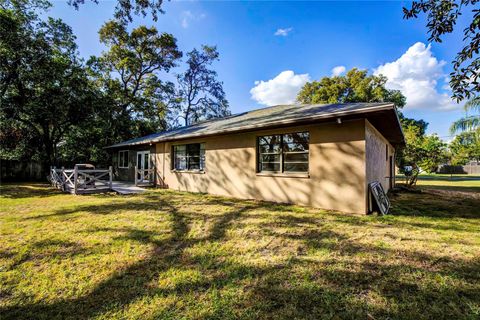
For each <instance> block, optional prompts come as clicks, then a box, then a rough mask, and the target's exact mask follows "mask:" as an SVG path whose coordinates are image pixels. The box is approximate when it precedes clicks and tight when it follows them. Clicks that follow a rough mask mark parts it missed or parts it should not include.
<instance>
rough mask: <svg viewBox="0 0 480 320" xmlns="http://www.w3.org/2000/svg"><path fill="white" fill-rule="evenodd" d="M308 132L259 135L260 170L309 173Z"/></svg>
mask: <svg viewBox="0 0 480 320" xmlns="http://www.w3.org/2000/svg"><path fill="white" fill-rule="evenodd" d="M309 138H310V137H309V133H308V132H296V133H287V134H275V135H268V136H261V137H258V171H259V172H274V173H282V172H285V173H289V172H294V173H295V172H297V173H308V144H309Z"/></svg>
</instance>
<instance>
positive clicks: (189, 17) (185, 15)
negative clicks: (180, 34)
mask: <svg viewBox="0 0 480 320" xmlns="http://www.w3.org/2000/svg"><path fill="white" fill-rule="evenodd" d="M206 16H207V15H206V14H205V13H200V14H194V13H192V12H191V11H189V10H186V11H183V12H182V13H181V15H180V18H181V22H180V23H181V25H182V28H184V29H187V28H188V27H189V26H190V22H191V21H198V20H202V19H204V18H205V17H206Z"/></svg>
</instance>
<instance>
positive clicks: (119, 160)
mask: <svg viewBox="0 0 480 320" xmlns="http://www.w3.org/2000/svg"><path fill="white" fill-rule="evenodd" d="M121 153H127V166H126V167H123V166H121V163H120V162H121V156H120V154H121ZM129 156H130V154H129V150H119V151H118V167H119V168H120V169H128V164H129V161H128V157H129ZM123 164H125V163H123Z"/></svg>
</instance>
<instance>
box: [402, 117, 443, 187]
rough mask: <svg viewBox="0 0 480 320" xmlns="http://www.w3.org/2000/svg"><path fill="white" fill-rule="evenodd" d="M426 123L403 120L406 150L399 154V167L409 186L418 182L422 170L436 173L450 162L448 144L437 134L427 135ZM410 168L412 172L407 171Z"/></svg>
mask: <svg viewBox="0 0 480 320" xmlns="http://www.w3.org/2000/svg"><path fill="white" fill-rule="evenodd" d="M424 124H425V122H424V121H423V120H421V121H415V120H413V119H405V118H404V119H403V121H402V128H403V133H404V135H405V142H406V145H405V148H403V149H401V150H398V152H397V165H398V167H399V168H400V171H401V172H404V173H406V174H407V177H408V179H407V185H409V186H413V185H415V184H416V182H417V176H418V174H419V173H420V170H424V171H427V172H435V170H436V169H437V168H438V166H439V165H440V164H442V163H444V162H446V161H447V160H448V155H447V149H446V144H445V143H444V142H443V141H442V140H441V139H440V138H439V137H438V136H437V135H435V134H433V135H426V134H425V129H426V126H425V125H424ZM407 167H410V168H411V170H408V171H409V172H407V170H405V168H407Z"/></svg>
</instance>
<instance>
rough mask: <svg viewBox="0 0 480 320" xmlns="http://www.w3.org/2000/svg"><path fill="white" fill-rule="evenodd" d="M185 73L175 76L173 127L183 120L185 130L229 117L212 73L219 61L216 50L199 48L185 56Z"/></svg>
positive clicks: (214, 48) (220, 90)
mask: <svg viewBox="0 0 480 320" xmlns="http://www.w3.org/2000/svg"><path fill="white" fill-rule="evenodd" d="M187 56H188V60H187V69H186V70H185V72H183V73H181V74H179V75H178V76H177V83H178V87H177V91H176V95H175V97H174V104H173V106H174V110H175V111H174V114H173V117H172V118H173V121H172V122H173V124H174V125H176V124H178V119H183V121H184V124H185V125H186V126H188V125H190V124H192V123H195V122H198V121H199V120H202V119H212V118H218V117H224V116H226V115H229V114H230V111H229V108H228V101H227V99H226V97H225V92H224V91H223V83H222V82H220V81H219V80H218V79H217V72H216V71H215V70H213V69H211V65H212V64H213V62H215V61H217V60H218V59H219V54H218V51H217V48H216V47H214V46H213V47H212V46H202V49H201V50H197V49H193V50H192V51H190V52H188V53H187Z"/></svg>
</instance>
